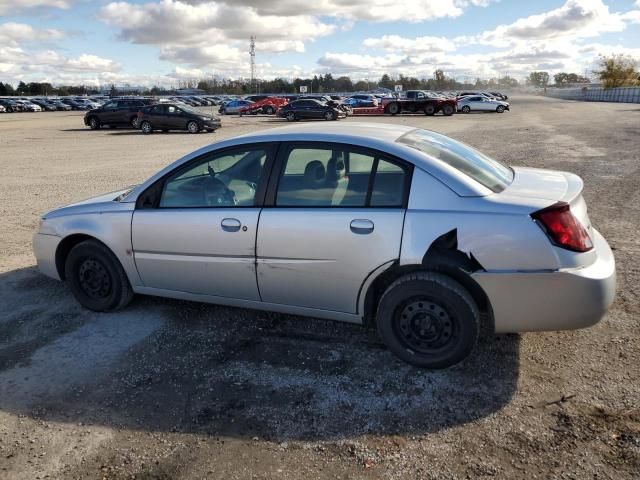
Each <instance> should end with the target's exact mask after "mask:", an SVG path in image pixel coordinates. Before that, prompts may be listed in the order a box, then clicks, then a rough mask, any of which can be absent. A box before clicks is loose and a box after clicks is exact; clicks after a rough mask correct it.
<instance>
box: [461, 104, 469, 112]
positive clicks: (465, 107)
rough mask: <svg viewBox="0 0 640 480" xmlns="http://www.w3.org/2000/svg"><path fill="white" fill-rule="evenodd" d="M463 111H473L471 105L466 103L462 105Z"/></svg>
mask: <svg viewBox="0 0 640 480" xmlns="http://www.w3.org/2000/svg"><path fill="white" fill-rule="evenodd" d="M462 111H463V112H464V113H469V112H470V111H471V107H470V106H469V105H465V106H464V107H462Z"/></svg>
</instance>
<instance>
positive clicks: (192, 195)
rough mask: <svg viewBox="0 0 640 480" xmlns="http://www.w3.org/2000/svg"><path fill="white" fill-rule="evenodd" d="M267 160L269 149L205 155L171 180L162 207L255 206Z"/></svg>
mask: <svg viewBox="0 0 640 480" xmlns="http://www.w3.org/2000/svg"><path fill="white" fill-rule="evenodd" d="M266 159H267V150H266V149H265V148H243V149H238V150H232V151H226V152H223V153H212V154H209V155H205V156H204V157H202V158H200V159H198V161H196V162H195V163H191V164H189V165H188V166H186V167H185V168H182V169H179V170H178V171H177V172H175V173H173V174H172V175H171V176H169V177H168V178H167V180H166V181H165V183H164V187H163V189H162V194H161V196H160V204H159V207H160V208H203V207H252V206H253V205H254V204H255V196H256V190H257V188H258V184H259V183H260V180H261V178H262V175H263V171H264V165H265V162H266Z"/></svg>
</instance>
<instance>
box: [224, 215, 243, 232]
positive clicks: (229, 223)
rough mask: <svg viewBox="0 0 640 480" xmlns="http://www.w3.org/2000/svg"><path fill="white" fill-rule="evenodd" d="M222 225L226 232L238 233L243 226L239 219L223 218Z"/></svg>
mask: <svg viewBox="0 0 640 480" xmlns="http://www.w3.org/2000/svg"><path fill="white" fill-rule="evenodd" d="M220 225H221V226H222V229H223V230H224V231H225V232H237V231H238V230H240V227H241V226H242V224H241V223H240V220H238V219H237V218H223V219H222V222H220Z"/></svg>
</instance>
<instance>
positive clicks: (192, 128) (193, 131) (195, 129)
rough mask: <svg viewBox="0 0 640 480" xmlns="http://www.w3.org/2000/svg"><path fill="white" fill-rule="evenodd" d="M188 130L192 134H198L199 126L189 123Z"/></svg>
mask: <svg viewBox="0 0 640 480" xmlns="http://www.w3.org/2000/svg"><path fill="white" fill-rule="evenodd" d="M188 128H189V131H190V132H191V133H196V132H197V131H198V126H197V125H196V124H195V122H191V123H189V126H188Z"/></svg>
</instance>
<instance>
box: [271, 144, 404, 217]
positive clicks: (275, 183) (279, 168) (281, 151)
mask: <svg viewBox="0 0 640 480" xmlns="http://www.w3.org/2000/svg"><path fill="white" fill-rule="evenodd" d="M295 148H308V149H342V150H346V151H347V152H349V153H351V152H353V153H360V154H362V155H368V156H371V157H373V158H374V163H373V166H372V168H371V172H369V184H368V186H367V193H366V196H365V204H364V205H362V206H356V205H328V206H327V205H277V204H276V198H277V194H278V187H279V185H280V180H281V179H282V176H283V174H284V169H285V167H286V161H287V158H288V156H289V153H290V152H291V150H293V149H295ZM380 158H382V159H383V160H384V161H387V162H389V163H392V164H394V165H396V166H398V167H400V168H402V169H403V170H404V171H405V173H406V174H405V180H404V185H403V189H404V191H403V192H402V194H403V195H402V204H401V205H394V206H383V205H374V206H371V192H372V189H373V182H374V180H375V175H376V173H377V171H378V162H379V159H380ZM413 170H414V165H413V164H412V163H410V162H407V161H406V160H402V159H400V158H398V157H396V156H395V155H392V154H389V153H386V152H382V151H380V150H376V149H373V148H369V147H363V146H360V145H352V144H350V143H340V142H322V141H304V140H299V141H290V142H282V143H281V144H280V146H279V148H278V151H277V154H276V158H275V162H274V164H273V168H272V170H271V175H270V178H269V184H268V186H267V191H266V196H265V198H264V203H263V205H262V207H263V208H287V209H289V208H297V209H302V208H304V209H328V208H340V209H352V210H353V209H361V208H373V209H382V210H385V209H386V210H394V209H396V210H397V209H399V208H402V209H404V210H406V209H407V208H408V205H409V196H410V195H411V183H412V179H413Z"/></svg>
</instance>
